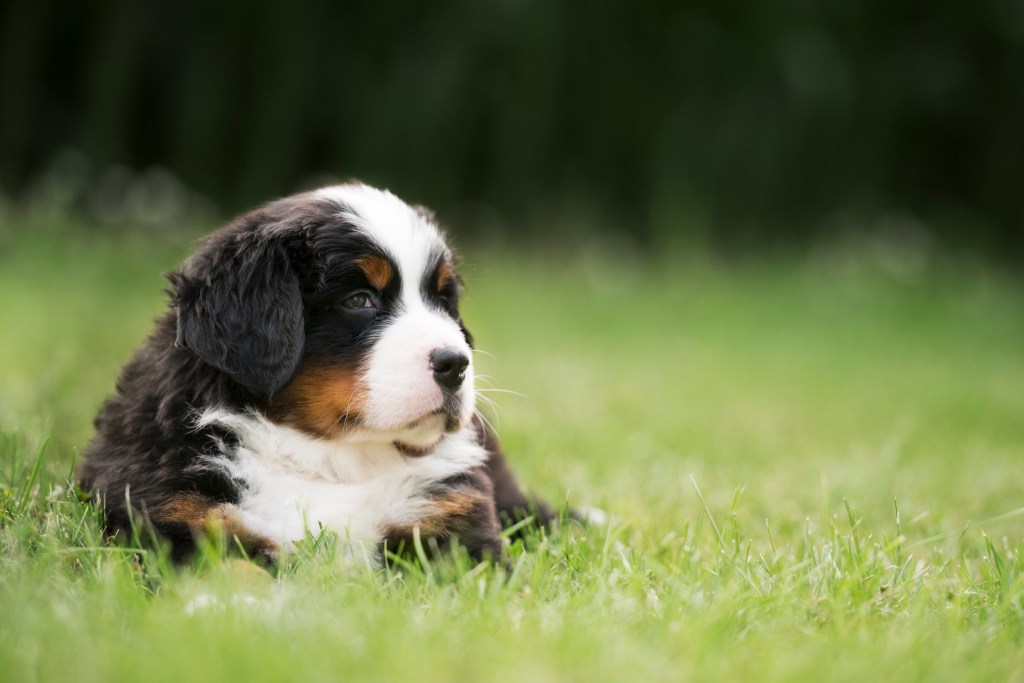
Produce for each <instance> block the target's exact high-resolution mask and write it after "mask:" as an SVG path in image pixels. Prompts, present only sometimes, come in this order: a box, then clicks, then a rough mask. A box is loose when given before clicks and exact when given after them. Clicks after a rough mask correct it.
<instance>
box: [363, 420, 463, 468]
mask: <svg viewBox="0 0 1024 683" xmlns="http://www.w3.org/2000/svg"><path fill="white" fill-rule="evenodd" d="M467 422H468V421H467V420H464V419H463V416H462V415H452V414H450V413H447V412H445V411H443V410H435V411H432V412H430V413H427V414H426V415H423V416H422V417H419V418H417V419H415V420H412V421H411V422H407V423H405V424H401V425H394V426H377V425H375V426H370V425H365V424H364V425H363V428H362V429H357V430H355V431H354V432H350V433H349V435H348V438H349V439H353V440H356V441H363V442H384V443H390V444H391V445H393V446H394V447H395V448H397V449H398V451H399V452H400V453H402V454H403V455H407V456H411V457H421V456H424V455H428V454H429V453H430V452H431V451H432V450H433V449H434V448H435V447H436V446H437V445H438V444H439V443H440V442H441V440H442V439H443V438H444V437H445V435H446V434H452V433H455V432H457V431H459V430H461V429H462V428H463V427H464V426H465V425H466V424H467Z"/></svg>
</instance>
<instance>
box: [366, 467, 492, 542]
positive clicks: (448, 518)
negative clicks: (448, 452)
mask: <svg viewBox="0 0 1024 683" xmlns="http://www.w3.org/2000/svg"><path fill="white" fill-rule="evenodd" d="M416 533H418V534H419V535H420V537H421V539H430V540H432V541H433V545H435V546H436V547H437V549H439V550H441V549H444V548H445V547H446V546H448V545H449V544H450V542H451V540H452V539H455V540H457V542H458V544H459V545H461V546H462V547H463V548H465V549H466V551H467V552H468V553H469V555H470V557H472V558H473V559H475V560H492V561H500V560H501V559H502V556H503V553H504V548H505V544H504V541H503V540H502V538H501V525H500V524H499V523H498V514H497V511H496V509H495V507H494V493H493V487H492V485H491V481H490V479H489V478H488V476H487V473H486V472H484V471H483V470H480V469H477V470H473V471H471V472H468V473H466V474H464V475H460V476H458V477H456V478H453V479H450V480H448V481H446V482H443V483H442V484H441V485H440V486H439V487H438V488H437V490H436V491H435V492H434V493H433V494H432V495H431V497H430V508H429V511H428V512H427V514H426V515H424V516H423V517H422V518H421V519H419V520H417V521H416V522H414V523H411V524H406V525H401V526H395V527H391V528H389V529H387V530H386V532H385V534H384V540H383V541H382V544H381V550H382V551H384V552H390V553H406V554H407V553H409V552H410V551H411V550H412V549H413V543H414V535H415V534H416Z"/></svg>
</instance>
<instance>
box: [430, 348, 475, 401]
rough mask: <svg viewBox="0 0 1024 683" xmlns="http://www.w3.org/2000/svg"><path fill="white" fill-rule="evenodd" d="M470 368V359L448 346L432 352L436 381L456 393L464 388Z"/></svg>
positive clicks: (431, 362)
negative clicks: (463, 384) (467, 370)
mask: <svg viewBox="0 0 1024 683" xmlns="http://www.w3.org/2000/svg"><path fill="white" fill-rule="evenodd" d="M468 366H469V358H467V357H466V356H465V355H464V354H462V353H460V352H459V351H456V350H455V349H452V348H449V347H447V346H442V347H441V348H439V349H434V350H433V351H431V352H430V369H431V370H433V371H434V379H435V380H436V381H437V383H438V384H440V385H441V386H442V387H444V388H445V389H450V390H452V391H454V390H456V389H458V388H459V387H460V386H462V380H464V379H465V378H466V368H467V367H468Z"/></svg>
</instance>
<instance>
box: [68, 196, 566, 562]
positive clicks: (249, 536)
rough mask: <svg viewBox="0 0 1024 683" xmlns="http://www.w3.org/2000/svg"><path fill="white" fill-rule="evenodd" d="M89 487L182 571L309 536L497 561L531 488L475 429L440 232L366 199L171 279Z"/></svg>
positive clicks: (417, 211) (235, 225)
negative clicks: (157, 539)
mask: <svg viewBox="0 0 1024 683" xmlns="http://www.w3.org/2000/svg"><path fill="white" fill-rule="evenodd" d="M168 279H169V280H170V283H171V287H170V289H169V293H170V296H171V305H170V310H169V311H168V312H167V313H166V314H165V315H163V316H162V317H161V318H159V319H158V320H157V322H156V328H155V330H154V331H153V333H152V334H151V335H150V337H149V338H148V340H147V341H146V342H145V344H144V345H143V346H142V348H141V349H140V350H139V351H138V352H137V353H136V354H135V356H134V357H133V358H132V359H131V361H129V363H128V364H127V365H126V366H125V367H124V369H123V370H122V373H121V377H120V380H119V381H118V384H117V391H116V393H115V395H114V396H113V397H112V398H110V399H108V400H107V401H106V403H105V404H104V405H103V407H102V409H101V410H100V412H99V415H98V416H97V417H96V420H95V427H96V435H95V437H94V439H93V440H92V442H91V443H90V444H89V446H88V447H87V449H86V451H85V456H84V461H83V464H82V466H81V468H80V470H79V476H80V480H81V485H82V487H83V488H84V489H86V490H88V491H91V492H94V493H95V494H96V495H97V497H98V499H100V500H102V504H103V506H104V511H105V513H106V520H107V524H108V526H109V528H110V530H111V531H113V532H117V531H120V532H122V533H126V532H128V530H129V529H130V528H131V526H132V524H138V523H139V521H141V522H142V523H143V524H145V525H147V526H149V527H150V528H152V529H154V530H155V531H156V532H158V533H159V534H160V535H161V536H163V537H164V538H166V539H167V540H168V541H170V543H171V548H172V556H173V557H174V558H175V559H176V560H182V559H184V558H186V557H188V556H189V554H190V553H191V551H192V550H193V549H194V543H195V540H196V538H197V537H198V536H199V535H200V534H203V533H206V532H208V531H210V530H211V529H219V530H222V531H223V532H226V533H227V534H228V535H229V537H233V538H234V539H235V542H237V543H238V544H240V545H241V546H242V547H243V548H244V549H245V550H246V551H247V552H248V553H249V554H250V555H251V556H257V557H262V558H264V559H266V560H268V561H274V560H275V559H276V558H277V556H278V553H279V552H280V551H281V550H282V549H288V548H289V547H290V546H292V545H293V544H294V543H296V542H297V541H300V540H302V539H303V538H305V537H306V536H307V534H308V533H313V534H316V533H318V532H319V530H321V529H328V530H330V531H333V532H336V533H337V534H338V535H339V537H340V538H341V539H342V540H343V541H344V542H346V543H348V544H349V547H351V548H364V549H371V550H372V552H373V553H374V554H375V555H376V557H377V558H378V559H382V558H383V557H384V556H385V551H388V550H393V549H397V548H399V547H401V546H402V545H403V544H407V543H408V542H409V541H410V540H411V537H412V536H413V534H414V533H418V534H421V535H422V536H423V537H424V538H432V539H434V540H435V541H436V543H437V545H438V546H439V547H443V546H445V545H446V544H448V543H449V542H450V540H451V539H452V538H457V539H458V542H459V544H460V545H462V546H463V547H465V548H466V549H467V550H468V552H469V553H470V555H472V556H473V557H474V558H478V559H483V558H491V559H495V560H497V559H499V558H500V557H501V555H502V548H503V542H502V536H501V529H502V522H508V521H512V520H516V519H520V518H523V517H524V516H525V515H534V516H535V519H536V520H537V521H538V522H539V523H541V524H546V523H549V522H551V521H552V520H553V517H554V515H553V512H552V510H551V508H550V507H549V506H548V505H546V504H545V503H543V502H542V501H539V500H535V499H530V498H528V497H527V496H526V495H524V493H523V492H522V491H521V490H520V489H519V487H518V485H517V484H516V481H515V478H514V477H513V475H512V473H511V472H510V470H509V469H508V467H507V466H506V463H505V460H504V458H503V456H502V454H501V453H500V451H499V450H498V445H497V440H496V438H495V436H494V435H493V434H492V433H491V431H490V430H489V429H488V428H487V426H486V425H485V423H484V422H483V420H481V419H480V418H479V417H478V416H477V414H476V411H475V393H474V387H473V357H472V337H471V336H470V334H469V332H468V331H467V330H466V327H465V325H464V324H463V321H462V318H461V316H460V314H459V291H460V286H461V282H460V279H459V276H458V274H457V273H456V270H455V261H454V259H453V256H452V252H451V250H450V249H449V248H448V246H447V245H446V243H445V240H444V236H443V235H442V233H441V231H440V230H439V228H438V226H437V224H436V222H435V219H434V217H433V215H432V214H431V213H430V212H429V211H427V210H425V209H423V208H421V207H413V206H409V205H407V204H405V203H404V202H402V201H401V200H400V199H398V198H397V197H395V196H394V195H393V194H391V193H389V192H386V191H382V190H378V189H374V188H372V187H368V186H366V185H362V184H347V185H338V186H334V187H327V188H323V189H321V190H317V191H315V192H309V193H305V194H299V195H295V196H292V197H288V198H286V199H281V200H279V201H275V202H272V203H270V204H267V205H266V206H264V207H262V208H259V209H257V210H255V211H253V212H251V213H247V214H245V215H243V216H241V217H239V218H237V219H235V220H234V221H233V222H232V223H230V224H229V225H227V226H226V227H224V228H222V229H221V230H219V231H217V232H215V233H213V234H212V235H210V236H209V237H208V238H207V239H206V241H205V243H204V244H203V245H202V247H201V248H200V249H199V250H198V251H197V252H196V253H195V254H194V255H192V256H191V257H190V258H189V259H188V260H186V262H185V263H184V265H183V266H182V268H181V269H180V270H179V271H177V272H173V273H171V274H170V275H169V276H168Z"/></svg>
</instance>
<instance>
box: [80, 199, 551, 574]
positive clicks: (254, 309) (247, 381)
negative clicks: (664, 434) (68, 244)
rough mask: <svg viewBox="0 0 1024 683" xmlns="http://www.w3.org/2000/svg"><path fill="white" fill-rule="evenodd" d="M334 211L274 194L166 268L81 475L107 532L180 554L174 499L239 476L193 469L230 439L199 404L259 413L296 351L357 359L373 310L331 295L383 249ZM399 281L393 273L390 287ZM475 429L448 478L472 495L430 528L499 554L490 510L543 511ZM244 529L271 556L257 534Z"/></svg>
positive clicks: (235, 487)
mask: <svg viewBox="0 0 1024 683" xmlns="http://www.w3.org/2000/svg"><path fill="white" fill-rule="evenodd" d="M339 208H340V207H339V206H338V205H337V204H335V203H333V202H331V201H328V200H324V199H319V198H317V197H315V196H313V195H299V196H296V197H291V198H288V199H284V200H280V201H277V202H274V203H271V204H269V205H267V206H265V207H263V208H260V209H258V210H256V211H253V212H251V213H248V214H245V215H243V216H241V217H239V218H237V219H236V220H234V221H233V222H232V223H230V224H229V225H227V226H226V227H224V228H223V229H221V230H219V231H218V232H216V233H214V234H213V235H211V236H210V237H209V238H208V239H207V240H206V241H205V243H204V244H203V245H202V247H201V248H200V249H199V250H198V251H197V252H196V253H195V254H194V255H193V256H192V257H191V258H189V259H188V260H187V261H186V262H185V264H184V265H183V267H182V268H181V270H180V271H177V272H174V273H171V274H170V275H169V276H168V278H169V280H170V283H171V287H170V289H169V293H170V296H171V306H170V310H169V311H168V312H167V313H166V314H164V315H163V316H162V317H160V318H159V319H158V320H157V322H156V328H155V330H154V331H153V333H152V334H151V335H150V336H149V338H148V339H147V340H146V342H145V344H144V345H143V346H142V348H140V349H139V350H138V351H137V352H136V354H135V356H134V357H133V358H132V359H131V360H130V361H129V362H128V364H127V365H125V367H124V368H123V370H122V372H121V376H120V379H119V380H118V383H117V390H116V392H115V394H114V396H113V397H111V398H110V399H108V400H107V401H106V402H105V404H104V405H103V407H102V408H101V410H100V412H99V415H98V416H97V417H96V419H95V422H94V424H95V427H96V435H95V437H94V438H93V440H92V442H91V443H90V444H89V445H88V447H87V449H86V451H85V457H84V460H83V463H82V465H81V467H80V469H79V472H78V474H79V478H80V482H81V485H82V487H83V488H85V489H86V490H88V491H91V492H94V493H95V494H96V495H97V496H98V497H100V498H101V499H102V503H103V506H104V510H105V513H106V519H107V524H108V527H109V530H110V531H111V532H112V533H117V532H120V533H122V534H123V533H126V532H127V531H128V529H129V526H130V525H129V516H130V515H133V516H135V517H136V518H137V519H138V520H141V521H142V522H143V523H145V524H148V525H149V526H150V527H152V528H153V529H155V531H156V532H157V533H159V534H161V535H162V536H163V537H165V538H166V539H167V540H169V541H170V542H171V544H172V548H173V553H174V557H175V558H176V559H181V558H184V557H187V556H188V554H189V553H190V551H191V550H192V548H193V542H194V537H195V535H196V533H197V528H198V527H197V525H196V524H193V523H190V518H189V517H188V516H187V515H185V516H184V517H183V516H182V514H181V513H180V509H181V508H182V505H181V502H182V501H187V502H188V503H189V505H193V506H194V508H195V510H197V511H199V512H201V511H203V510H207V509H209V510H213V509H216V508H217V506H220V505H224V504H232V503H236V502H238V500H239V496H240V494H241V492H242V487H244V483H243V482H239V481H234V480H232V479H231V478H230V476H228V475H227V474H225V473H224V472H223V471H220V470H215V469H211V468H209V467H204V466H203V463H202V457H203V456H204V455H211V454H214V453H217V452H219V448H220V447H221V446H222V445H223V443H229V444H230V443H231V442H232V440H233V436H232V435H231V434H230V433H228V432H226V431H225V430H223V429H220V428H217V427H215V426H209V427H203V428H197V427H196V425H195V417H196V415H197V413H199V412H201V411H202V409H203V408H205V407H209V406H221V407H225V408H227V409H230V410H236V411H242V410H246V409H251V410H255V411H259V412H263V413H264V414H270V413H271V410H272V408H273V407H274V399H275V397H276V396H277V395H278V392H280V391H281V390H282V388H283V387H285V386H286V385H287V384H288V383H289V380H291V379H292V377H293V375H294V374H295V373H296V370H297V369H298V368H299V367H300V364H301V363H302V362H303V361H304V360H306V361H309V360H317V359H329V360H331V361H333V362H337V363H346V362H348V363H354V362H356V361H357V360H358V358H360V357H361V354H363V353H365V350H366V348H367V346H368V345H369V344H372V343H373V335H372V334H371V331H372V327H373V325H374V324H375V323H374V320H371V319H367V318H366V317H365V316H364V317H360V316H359V315H355V314H353V315H348V314H346V315H344V316H339V315H338V312H337V306H338V298H339V297H340V296H342V294H343V293H344V292H346V291H351V289H352V288H353V287H358V286H365V282H364V280H365V277H364V275H363V274H362V273H361V272H360V271H359V269H358V268H350V267H347V264H351V263H352V262H354V261H355V259H357V258H359V257H360V256H364V255H367V254H374V255H378V256H382V255H381V254H378V253H376V252H375V246H374V245H372V244H370V243H369V242H368V241H367V240H366V239H364V238H361V237H359V236H358V235H357V234H355V233H354V231H351V230H345V229H344V227H345V226H344V225H340V224H339V222H340V221H341V219H340V218H339V217H338V216H339ZM339 228H340V229H339ZM442 256H443V255H437V262H438V263H440V259H441V257H442ZM435 277H436V272H435ZM398 286H399V283H398V282H397V280H396V281H395V282H393V283H392V284H391V285H390V286H389V289H391V288H392V287H394V288H397V287H398ZM395 292H397V289H395V291H388V290H385V291H383V292H382V293H381V297H382V309H381V315H388V303H389V301H390V300H391V299H393V298H394V296H396V294H395ZM431 296H433V297H434V299H435V301H434V303H435V305H437V306H438V307H440V308H442V309H444V310H446V311H448V312H449V313H450V314H452V315H453V317H454V318H455V319H456V320H457V322H458V323H459V325H460V327H461V328H462V330H463V333H464V334H465V335H466V338H467V340H469V339H471V337H470V336H469V332H468V331H467V330H466V329H465V327H464V326H463V325H462V322H461V318H459V317H458V288H457V286H456V283H451V285H450V286H447V287H445V288H444V290H443V291H441V292H439V293H432V294H431ZM473 428H474V429H476V430H477V431H478V434H479V437H480V439H481V440H482V442H483V443H484V445H485V446H486V448H487V449H488V450H489V452H490V456H489V459H488V461H487V463H486V464H485V466H483V467H481V468H478V469H477V470H474V471H472V472H470V473H468V474H467V475H466V477H465V479H464V480H462V481H459V482H453V483H452V487H454V488H458V489H459V490H463V489H466V487H468V488H469V489H472V490H473V491H475V492H477V493H479V494H481V495H482V498H481V500H482V502H480V503H479V504H478V505H476V506H475V507H474V509H473V512H472V513H471V514H464V515H462V516H460V517H459V518H458V519H453V520H452V522H451V524H450V525H449V526H448V527H447V528H445V529H443V530H441V531H439V532H438V534H437V536H438V537H439V538H441V539H442V540H443V539H446V538H448V537H450V536H452V535H457V536H458V537H459V539H460V542H461V543H462V544H463V545H464V546H465V547H468V548H469V550H470V551H471V552H472V553H473V554H474V555H475V556H477V557H485V556H493V555H495V554H499V553H500V548H501V540H500V535H499V530H500V527H499V524H498V520H499V519H500V520H505V521H509V520H513V519H516V518H519V517H521V516H522V515H524V514H528V513H534V514H536V515H537V516H538V518H539V520H540V521H541V522H542V523H546V522H549V521H551V520H552V519H553V513H552V511H551V509H550V508H549V507H548V506H546V505H545V504H543V503H542V502H539V501H530V500H528V499H527V498H526V497H525V496H524V494H523V493H522V492H521V491H520V490H519V488H518V486H517V485H516V482H515V480H514V478H513V477H512V475H511V472H510V471H509V469H508V467H507V466H506V464H505V461H504V458H503V456H502V455H501V453H500V451H499V450H498V448H497V441H496V439H495V438H494V435H493V434H491V433H490V432H489V431H488V430H486V429H485V428H484V427H483V425H481V424H476V425H475V426H474V427H473ZM427 457H429V456H427ZM454 488H453V490H454ZM189 509H192V508H189ZM168 511H176V512H174V514H172V513H171V512H168ZM197 514H198V512H197ZM197 524H201V522H197ZM241 540H242V541H243V543H245V544H247V545H248V546H249V547H250V548H251V549H252V550H254V551H255V552H257V553H262V554H266V555H267V556H273V548H269V547H266V544H264V543H263V542H262V541H261V540H260V539H258V538H251V539H244V538H243V539H241ZM387 540H388V539H386V542H387ZM390 540H392V541H394V540H395V539H394V538H392V539H390Z"/></svg>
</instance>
